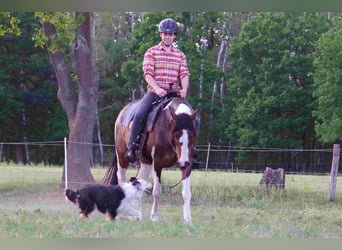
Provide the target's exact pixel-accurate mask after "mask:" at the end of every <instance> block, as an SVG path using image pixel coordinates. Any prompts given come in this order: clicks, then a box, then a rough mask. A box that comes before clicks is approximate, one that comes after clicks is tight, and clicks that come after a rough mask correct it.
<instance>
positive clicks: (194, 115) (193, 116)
mask: <svg viewBox="0 0 342 250" xmlns="http://www.w3.org/2000/svg"><path fill="white" fill-rule="evenodd" d="M197 113H198V109H197V108H196V109H195V110H194V112H193V113H192V115H191V120H195V118H196V115H197Z"/></svg>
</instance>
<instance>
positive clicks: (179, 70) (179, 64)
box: [142, 43, 190, 90]
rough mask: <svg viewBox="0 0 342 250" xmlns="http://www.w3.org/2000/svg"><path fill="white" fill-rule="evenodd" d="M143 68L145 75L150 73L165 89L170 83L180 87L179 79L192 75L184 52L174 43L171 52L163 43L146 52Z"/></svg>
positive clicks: (174, 87) (174, 86)
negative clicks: (166, 49) (167, 50)
mask: <svg viewBox="0 0 342 250" xmlns="http://www.w3.org/2000/svg"><path fill="white" fill-rule="evenodd" d="M142 68H143V72H144V76H145V75H147V74H150V75H151V76H152V77H153V78H154V80H155V83H156V84H157V85H158V86H159V87H161V88H163V89H168V88H169V84H170V83H174V85H173V86H172V89H179V79H182V78H183V77H185V76H189V75H190V74H189V69H188V65H187V62H186V57H185V55H184V53H183V52H182V51H180V50H179V49H177V48H176V47H174V46H173V45H171V52H166V51H165V50H164V49H163V47H162V45H161V43H159V44H158V45H155V46H153V47H151V48H149V49H148V50H147V51H146V52H145V55H144V60H143V66H142ZM147 88H148V89H149V90H151V87H150V86H147Z"/></svg>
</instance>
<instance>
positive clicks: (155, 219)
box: [150, 215, 159, 222]
mask: <svg viewBox="0 0 342 250" xmlns="http://www.w3.org/2000/svg"><path fill="white" fill-rule="evenodd" d="M150 219H151V221H152V222H158V221H159V218H158V216H157V215H151V218H150Z"/></svg>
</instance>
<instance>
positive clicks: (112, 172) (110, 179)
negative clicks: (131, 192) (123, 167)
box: [102, 152, 118, 185]
mask: <svg viewBox="0 0 342 250" xmlns="http://www.w3.org/2000/svg"><path fill="white" fill-rule="evenodd" d="M117 172H118V163H117V156H116V153H115V152H114V157H113V159H112V161H111V163H110V164H109V167H108V170H107V173H106V174H105V176H104V177H103V180H102V183H103V184H110V185H117V184H118V176H117V174H116V173H117Z"/></svg>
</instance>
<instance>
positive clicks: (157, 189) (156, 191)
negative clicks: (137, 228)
mask: <svg viewBox="0 0 342 250" xmlns="http://www.w3.org/2000/svg"><path fill="white" fill-rule="evenodd" d="M154 154H155V147H153V148H152V151H151V156H152V165H151V169H153V172H152V173H153V175H152V177H153V190H152V195H153V203H152V209H151V215H150V219H151V221H154V222H155V221H158V220H159V218H158V202H159V196H160V193H161V185H160V182H159V178H158V176H157V173H156V171H155V170H154Z"/></svg>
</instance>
